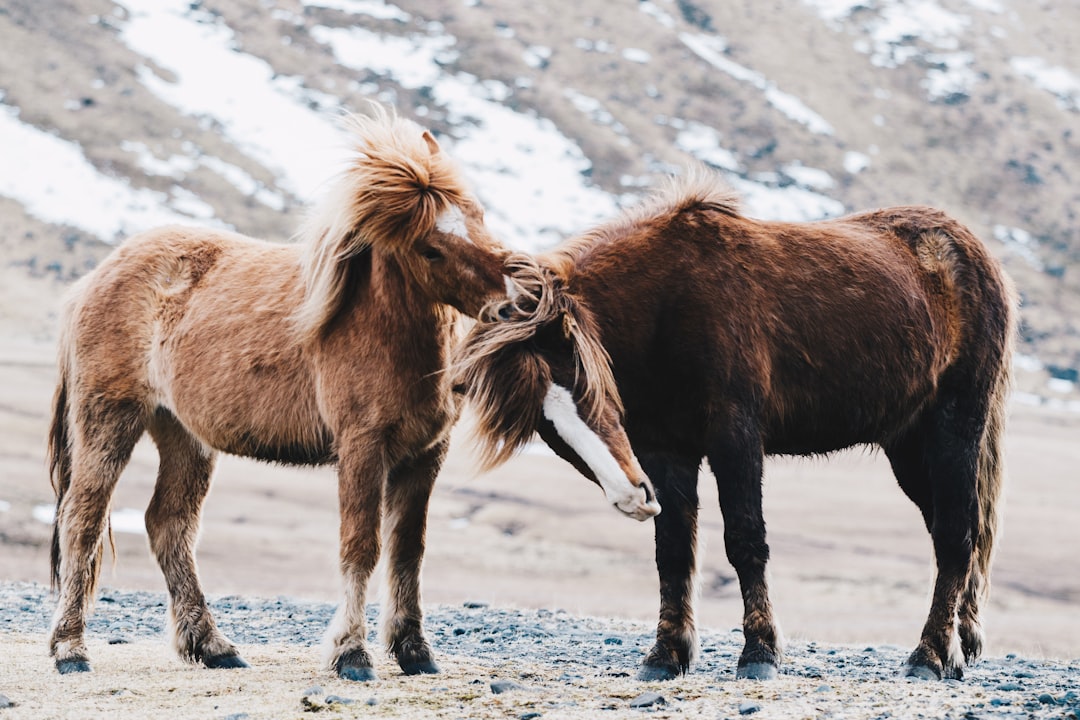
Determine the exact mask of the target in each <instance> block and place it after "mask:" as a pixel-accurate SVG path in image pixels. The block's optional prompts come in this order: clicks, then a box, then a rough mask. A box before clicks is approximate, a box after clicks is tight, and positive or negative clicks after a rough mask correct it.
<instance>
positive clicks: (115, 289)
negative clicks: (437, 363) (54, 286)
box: [67, 227, 331, 462]
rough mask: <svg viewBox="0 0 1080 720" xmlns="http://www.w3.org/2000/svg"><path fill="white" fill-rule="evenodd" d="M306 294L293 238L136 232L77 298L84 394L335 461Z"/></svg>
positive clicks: (209, 433)
mask: <svg viewBox="0 0 1080 720" xmlns="http://www.w3.org/2000/svg"><path fill="white" fill-rule="evenodd" d="M302 293H303V286H302V284H301V282H300V276H299V252H298V249H297V248H296V247H294V246H288V245H278V244H272V243H266V242H262V241H258V240H253V239H250V238H246V237H243V236H240V235H237V234H234V233H229V232H223V231H216V230H205V229H197V228H188V227H165V228H160V229H157V230H152V231H149V232H146V233H141V234H139V235H136V236H133V237H132V238H130V239H129V240H127V241H126V242H124V243H123V244H122V245H120V246H119V247H118V248H117V249H116V250H115V251H114V252H113V253H111V254H110V255H109V256H108V257H107V258H106V259H105V260H104V261H103V262H102V263H101V264H100V265H99V266H98V267H97V268H96V269H95V270H94V271H93V272H92V273H90V274H89V275H88V276H87V277H85V278H83V279H82V280H81V281H80V282H79V283H78V284H77V285H76V287H75V288H73V291H72V294H71V296H70V298H69V300H68V315H69V320H68V322H67V340H68V342H67V345H68V346H69V347H70V348H71V349H70V351H69V353H68V354H69V359H68V362H69V364H74V365H77V367H78V370H79V372H78V374H77V377H78V378H80V385H81V387H80V388H76V390H77V392H80V393H81V394H82V395H84V396H93V395H97V396H102V395H103V396H108V397H115V398H123V399H124V400H125V401H126V402H134V403H136V404H138V405H139V406H140V407H142V409H143V413H144V415H145V416H146V417H150V416H151V415H152V414H153V413H156V412H161V411H166V412H168V413H170V414H172V415H173V416H175V417H176V418H177V419H178V420H179V421H180V422H181V423H182V424H183V425H184V426H185V427H187V428H188V429H189V430H190V431H191V432H192V433H193V434H195V435H196V436H197V437H199V438H200V439H202V440H203V441H204V442H205V443H206V444H207V445H210V446H212V447H215V448H218V449H221V450H225V451H227V452H233V453H236V454H240V455H249V456H255V457H259V458H262V459H271V460H280V461H286V462H290V461H298V462H318V461H325V460H328V459H330V455H331V450H330V438H329V436H328V433H327V431H326V428H325V425H324V423H323V422H322V421H321V418H320V415H319V409H318V407H317V403H316V398H315V387H314V380H313V377H312V373H311V370H310V368H309V367H308V365H307V363H306V362H305V359H304V355H303V350H302V348H301V346H300V344H299V342H298V340H297V339H296V338H297V335H296V332H295V330H294V329H293V327H292V323H291V313H292V311H293V308H295V307H296V306H297V305H298V304H299V302H300V300H301V298H302Z"/></svg>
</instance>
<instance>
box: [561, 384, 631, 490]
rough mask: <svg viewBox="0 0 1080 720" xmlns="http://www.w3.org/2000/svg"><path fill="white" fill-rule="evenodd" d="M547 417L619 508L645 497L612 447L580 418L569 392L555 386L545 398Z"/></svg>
mask: <svg viewBox="0 0 1080 720" xmlns="http://www.w3.org/2000/svg"><path fill="white" fill-rule="evenodd" d="M544 417H546V418H547V419H548V420H549V421H550V422H551V424H552V425H554V426H555V431H556V432H558V433H559V437H561V438H562V439H563V442H565V443H566V444H567V445H569V446H570V447H571V449H573V451H574V452H576V453H577V454H578V457H580V458H581V459H582V460H584V461H585V464H586V465H588V466H589V469H590V470H592V471H593V474H594V475H596V479H597V481H598V482H599V483H600V487H602V488H603V489H604V494H605V495H606V496H607V498H608V500H609V501H611V502H612V503H614V504H616V505H619V504H620V503H622V502H625V501H626V500H629V499H630V498H632V497H633V498H636V497H637V496H638V495H640V494H641V490H639V489H638V488H636V487H634V484H633V483H631V482H630V478H628V477H626V473H624V472H623V470H622V468H621V467H619V463H618V461H617V460H615V456H614V455H612V454H611V450H609V449H608V446H607V445H606V444H604V441H603V440H601V439H600V436H599V435H597V434H596V433H595V432H593V430H592V428H590V427H589V426H588V425H586V424H585V421H584V420H582V419H581V416H580V415H578V411H577V405H575V404H574V397H573V395H571V394H570V391H569V390H567V389H566V388H564V387H562V386H561V385H556V384H555V383H552V384H551V386H550V387H549V388H548V391H547V394H546V395H545V396H544Z"/></svg>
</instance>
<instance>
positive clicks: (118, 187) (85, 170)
mask: <svg viewBox="0 0 1080 720" xmlns="http://www.w3.org/2000/svg"><path fill="white" fill-rule="evenodd" d="M18 116H19V110H18V108H15V107H12V106H11V105H6V104H2V103H0V146H2V147H3V148H4V162H2V163H0V195H3V196H5V197H9V198H11V199H13V200H15V201H17V202H18V203H20V204H21V205H22V206H23V208H24V209H25V210H26V212H27V213H28V214H30V215H32V216H34V217H36V218H38V219H39V220H42V221H43V222H47V223H53V224H57V225H69V226H71V227H76V228H79V229H81V230H84V231H86V232H88V233H91V234H93V235H95V236H97V237H99V238H101V239H102V240H105V241H106V242H114V241H116V240H118V239H120V238H121V237H123V236H126V235H131V234H133V233H136V232H139V231H140V230H147V229H150V228H153V227H157V226H159V225H168V224H172V223H181V224H184V223H187V224H190V223H191V222H192V217H191V216H189V215H184V214H182V213H183V209H182V208H181V207H177V208H176V209H175V210H174V209H171V208H170V207H169V205H170V204H171V202H173V201H170V198H169V196H168V195H166V194H164V193H161V192H156V191H153V190H148V189H146V188H133V187H132V186H131V185H130V183H129V182H128V181H127V180H126V179H123V178H114V177H109V176H107V175H104V174H102V173H101V172H99V171H98V169H97V168H95V167H94V166H93V165H92V164H91V163H90V161H89V160H87V158H86V156H85V155H84V154H83V151H82V148H81V147H79V145H78V144H77V143H73V142H69V141H67V140H63V139H61V138H59V137H56V136H55V135H52V134H50V133H47V132H45V131H43V130H40V129H38V128H36V127H34V126H33V125H27V124H25V123H23V122H22V121H20V120H19V117H18ZM176 200H178V201H179V203H180V205H188V203H187V202H186V201H187V200H188V198H185V197H179V198H175V200H174V201H176ZM196 207H197V206H196V205H195V204H190V206H189V209H192V208H196Z"/></svg>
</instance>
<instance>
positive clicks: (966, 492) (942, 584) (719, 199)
mask: <svg viewBox="0 0 1080 720" xmlns="http://www.w3.org/2000/svg"><path fill="white" fill-rule="evenodd" d="M513 262H514V263H516V266H517V267H516V270H515V272H514V273H512V275H511V277H512V278H513V281H514V285H515V291H514V292H515V294H516V297H514V298H513V300H512V301H510V302H505V301H504V303H503V304H501V305H499V306H496V307H493V308H490V309H489V311H488V313H487V318H488V319H487V320H485V321H484V322H482V323H480V324H478V325H477V326H476V327H475V328H474V329H473V331H472V334H471V336H470V337H469V339H468V340H467V342H466V344H465V346H464V347H463V350H462V354H461V356H460V358H459V361H458V362H459V364H458V370H459V372H460V375H461V381H462V382H463V383H464V384H465V386H466V390H467V391H468V392H469V393H470V395H471V396H472V398H473V400H474V402H475V404H476V405H477V410H478V425H479V430H480V433H479V434H480V436H481V439H482V440H483V441H484V442H486V443H487V445H488V446H489V453H500V457H505V456H506V455H508V454H509V453H510V452H512V451H513V449H514V448H516V447H518V446H520V445H521V444H522V443H523V442H524V441H525V440H527V439H528V436H529V433H530V432H531V431H532V430H534V429H535V430H537V431H539V433H540V435H541V436H542V437H543V438H544V439H545V440H546V441H547V443H548V444H549V445H550V446H551V447H552V448H553V449H554V450H555V451H556V452H557V453H559V454H560V455H561V456H562V457H564V458H566V459H568V460H569V461H571V462H572V463H574V464H575V466H577V467H578V468H579V469H582V470H583V471H584V472H586V473H587V474H588V466H589V463H588V462H587V461H584V460H583V458H582V457H581V453H580V451H578V450H577V444H578V441H577V439H576V438H574V437H573V436H570V435H567V434H566V433H565V432H564V430H563V428H561V427H559V425H558V423H554V424H553V423H552V422H551V420H550V416H549V415H548V414H546V412H545V411H546V408H547V402H548V401H547V399H546V398H547V397H548V395H549V394H550V391H549V385H550V383H551V382H552V381H551V379H552V378H562V382H564V383H565V382H571V383H573V385H572V387H573V388H574V390H573V393H572V396H573V399H574V400H575V401H577V404H578V407H579V408H581V409H582V412H583V414H592V415H595V414H596V413H598V412H603V411H604V406H605V404H606V405H607V407H608V410H609V415H610V414H614V416H615V417H616V418H617V417H618V414H617V410H612V409H617V408H619V407H620V402H621V403H622V405H623V406H624V407H625V414H624V415H623V424H624V427H625V429H626V433H627V435H628V437H629V440H630V443H631V445H632V447H633V451H634V453H635V454H636V456H637V458H638V459H639V460H640V463H641V467H642V468H644V470H645V472H646V474H647V475H648V476H649V478H651V480H652V482H653V484H654V486H655V489H656V494H657V498H658V500H659V501H660V504H661V505H662V506H663V508H664V511H663V512H662V513H661V514H660V515H658V516H657V517H656V520H655V523H656V565H657V569H658V570H659V573H660V622H659V626H658V628H657V633H656V644H655V645H654V646H653V648H652V650H651V651H650V652H649V654H648V656H647V657H646V659H645V663H644V667H643V669H642V671H641V674H640V677H642V678H643V679H663V678H670V677H673V676H675V675H676V674H677V673H679V672H680V671H681V672H685V671H686V670H687V669H688V667H689V665H690V662H691V660H692V658H693V655H694V653H695V651H696V643H697V639H696V638H697V635H696V631H695V627H694V616H693V613H694V597H695V596H694V574H695V566H696V558H695V553H696V535H697V510H698V493H697V479H698V467H699V464H700V463H701V460H702V458H703V457H704V458H706V459H707V460H708V462H709V465H710V467H711V468H712V470H713V472H714V474H715V476H716V481H717V485H718V487H719V495H720V506H721V510H722V512H723V516H724V541H725V546H726V549H727V556H728V559H729V560H730V562H731V564H732V565H733V566H734V567H735V570H736V572H737V574H738V577H739V584H740V587H741V590H742V597H743V603H744V617H743V629H744V633H745V641H746V645H745V647H744V649H743V652H742V655H741V657H740V658H739V662H738V668H737V675H738V676H739V677H749V678H769V677H772V676H774V675H775V674H776V672H777V668H778V666H779V663H780V660H781V647H780V638H779V637H778V631H777V627H776V624H775V622H774V621H773V612H772V607H771V605H770V601H769V594H768V588H767V586H766V579H765V567H766V563H767V561H768V559H769V547H768V545H767V544H766V542H765V521H764V519H763V517H762V510H761V482H762V465H763V459H764V457H765V456H766V455H774V454H783V455H813V454H819V453H828V452H831V451H834V450H838V449H841V448H846V447H850V446H853V445H861V444H876V445H878V446H880V447H881V448H882V449H883V450H884V452H885V454H886V455H887V457H888V458H889V461H890V462H891V464H892V468H893V471H894V473H895V475H896V478H897V480H898V481H899V484H900V487H901V488H902V489H903V491H904V492H905V493H906V494H907V496H908V497H909V498H911V500H912V501H914V502H915V504H916V505H917V506H918V507H919V510H920V511H921V512H922V515H923V518H924V520H925V522H926V527H927V529H928V530H929V531H930V534H931V536H932V539H933V545H934V553H935V556H936V560H937V569H938V572H937V579H936V582H935V586H934V593H933V600H932V603H931V607H930V613H929V617H928V619H927V621H926V625H925V626H924V628H923V632H922V639H921V641H920V642H919V645H918V647H917V648H916V649H915V650H914V652H913V653H912V654H911V656H910V659H909V660H908V664H907V672H908V674H910V675H915V676H920V677H937V678H942V677H945V678H959V677H961V676H962V673H963V666H964V662H965V660H967V661H971V660H973V659H974V658H976V657H977V656H978V655H979V653H980V651H981V649H982V643H983V633H982V629H981V626H980V622H979V607H980V604H981V602H982V601H983V599H984V597H985V595H986V592H987V589H988V578H989V572H990V564H991V557H992V554H993V547H994V536H995V533H996V531H997V527H998V512H999V508H998V504H999V493H1000V488H1001V482H1002V466H1001V453H1002V429H1003V423H1004V416H1005V400H1006V395H1007V391H1008V387H1009V381H1010V370H1009V368H1010V358H1011V353H1012V344H1013V316H1014V300H1013V295H1012V291H1011V286H1010V283H1009V281H1008V280H1007V278H1006V277H1005V275H1004V274H1003V272H1002V270H1001V268H1000V267H999V265H998V263H997V262H996V261H995V260H994V258H993V257H991V255H990V253H989V252H988V251H987V249H986V248H985V247H984V246H983V245H982V244H981V243H980V242H979V241H978V240H977V239H976V238H975V237H973V236H972V234H971V233H970V232H969V231H968V230H967V229H966V228H964V227H963V226H962V225H960V224H959V223H957V222H956V221H955V220H952V219H951V218H949V217H948V216H946V215H945V214H944V213H941V212H939V211H937V210H933V209H930V208H923V207H902V208H891V209H885V210H878V211H874V212H867V213H861V214H858V215H851V216H848V217H844V218H840V219H836V220H828V221H822V222H814V223H803V224H793V223H779V222H761V221H757V220H752V219H749V218H746V217H743V216H742V215H740V214H739V211H738V203H737V199H736V198H735V197H734V196H733V195H732V193H731V192H730V191H729V190H728V189H726V187H724V186H723V185H722V184H721V183H720V182H719V181H718V180H717V179H716V178H715V177H712V176H710V175H709V174H707V173H705V172H703V171H698V172H693V173H691V174H690V176H689V177H688V178H686V179H684V180H682V181H676V182H674V183H672V185H671V187H670V188H669V189H668V190H667V191H665V192H661V193H658V194H657V196H656V197H655V198H654V199H653V200H652V201H651V202H649V203H647V204H645V205H643V206H642V207H640V208H639V209H637V210H636V211H634V212H632V213H630V214H628V215H627V216H626V217H624V218H622V219H620V220H618V221H616V222H613V223H610V224H608V225H605V226H603V227H600V228H598V229H596V230H593V231H591V232H589V233H587V234H585V235H584V236H582V237H580V238H578V239H575V240H573V241H571V242H569V243H567V244H566V245H564V246H563V247H561V248H559V249H557V250H555V251H553V252H552V253H550V254H548V255H546V256H543V257H541V258H539V259H537V260H533V259H531V258H528V257H517V258H516V259H514V260H513ZM582 337H585V338H588V339H589V341H590V342H591V343H593V344H599V345H602V346H603V347H604V348H606V350H607V352H608V353H609V354H610V358H611V368H612V371H613V375H614V383H612V382H610V381H609V380H608V377H610V376H608V375H606V374H605V373H604V372H596V368H595V367H594V365H595V363H593V364H590V363H582V362H581V361H580V354H581V353H580V345H581V338H582ZM515 378H516V379H515ZM568 378H569V380H568ZM522 419H524V420H522ZM522 422H526V423H527V425H528V426H527V427H523V426H522V425H521V423H522Z"/></svg>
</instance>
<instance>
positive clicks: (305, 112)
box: [118, 0, 346, 200]
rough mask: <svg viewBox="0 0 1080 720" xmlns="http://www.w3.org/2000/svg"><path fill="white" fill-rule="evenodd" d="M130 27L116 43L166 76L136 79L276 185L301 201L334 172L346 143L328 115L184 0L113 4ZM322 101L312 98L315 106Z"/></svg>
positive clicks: (142, 72)
mask: <svg viewBox="0 0 1080 720" xmlns="http://www.w3.org/2000/svg"><path fill="white" fill-rule="evenodd" d="M118 2H119V4H121V5H123V6H124V7H125V8H127V10H128V12H129V20H128V21H127V22H126V23H124V24H123V25H122V26H121V32H120V39H121V41H122V42H123V43H124V44H125V45H127V46H128V47H129V48H130V49H131V50H133V51H134V52H136V53H139V54H140V55H142V56H144V57H146V58H149V59H151V60H152V61H153V62H154V64H155V65H157V66H158V67H160V68H163V69H165V70H167V71H169V72H170V73H171V74H172V76H173V78H174V80H166V79H164V78H162V77H159V76H158V75H156V74H155V73H154V72H153V71H152V70H150V69H149V68H148V67H146V66H140V67H138V68H137V74H138V77H139V80H140V81H141V82H142V84H143V85H145V86H146V87H147V89H149V90H150V91H151V92H152V93H154V94H155V95H156V96H157V97H159V98H160V99H162V100H164V101H165V102H167V103H169V104H170V105H172V106H174V107H176V108H177V109H178V110H180V111H181V112H183V113H186V114H188V115H192V116H195V117H199V118H202V119H204V120H205V121H206V122H209V123H212V124H214V125H215V126H216V127H218V128H220V131H221V133H222V134H223V135H224V136H225V137H226V138H227V139H228V140H229V141H230V142H231V143H232V144H233V145H235V146H236V147H237V148H238V149H239V150H240V151H241V152H243V153H244V154H245V155H248V156H249V157H251V158H252V159H254V160H256V161H257V162H259V163H261V164H262V165H263V166H264V167H266V168H268V169H269V170H270V171H271V172H273V173H274V175H275V176H276V177H277V182H278V185H279V186H280V187H281V188H283V189H285V190H286V191H287V192H289V193H292V194H294V195H296V196H298V197H300V198H303V199H305V200H310V199H312V198H313V197H314V196H315V195H316V194H317V191H318V190H319V188H320V187H321V186H322V184H323V183H324V181H325V180H326V179H327V178H329V177H331V176H332V175H333V174H334V172H335V171H336V170H338V169H339V168H340V167H341V163H342V161H343V157H344V153H343V152H342V150H343V148H344V147H345V146H346V138H345V136H344V133H343V132H342V131H341V130H340V128H339V127H338V125H337V123H336V119H335V118H334V117H333V116H332V115H331V114H330V113H328V112H322V111H315V110H312V109H311V107H310V106H309V100H310V98H308V97H307V91H306V90H305V88H303V86H302V84H301V83H300V82H299V81H297V80H296V79H290V78H287V77H281V76H278V75H277V73H276V72H275V71H274V69H273V68H272V67H271V66H270V65H269V64H268V63H266V62H265V61H264V60H262V59H260V58H257V57H255V56H253V55H249V54H246V53H242V52H238V51H236V50H235V49H234V45H235V39H234V34H233V32H232V30H231V29H229V28H228V27H226V26H225V25H224V24H223V23H222V22H221V21H220V19H219V18H217V17H216V16H213V15H211V14H209V13H205V12H200V11H196V10H192V9H191V7H190V4H189V3H188V2H187V1H186V0H118ZM328 97H329V96H326V95H325V94H321V95H319V96H317V97H315V99H316V100H317V101H318V102H319V103H320V104H321V103H322V102H325V101H326V98H328Z"/></svg>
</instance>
